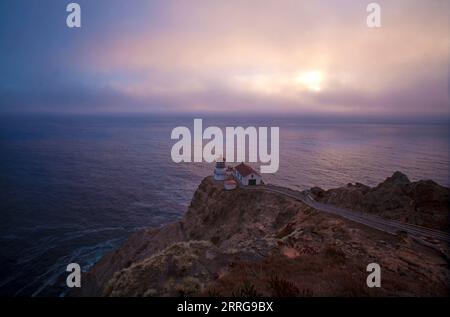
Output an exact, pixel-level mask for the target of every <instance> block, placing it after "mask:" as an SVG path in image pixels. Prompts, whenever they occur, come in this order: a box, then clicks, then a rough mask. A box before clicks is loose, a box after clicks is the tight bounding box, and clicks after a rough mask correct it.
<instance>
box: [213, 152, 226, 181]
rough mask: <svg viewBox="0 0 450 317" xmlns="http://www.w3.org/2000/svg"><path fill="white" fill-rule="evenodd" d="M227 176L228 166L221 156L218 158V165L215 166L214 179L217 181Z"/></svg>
mask: <svg viewBox="0 0 450 317" xmlns="http://www.w3.org/2000/svg"><path fill="white" fill-rule="evenodd" d="M226 178H227V168H226V167H225V159H224V158H223V157H219V158H218V159H217V160H216V167H215V168H214V179H215V180H216V181H223V180H225V179H226Z"/></svg>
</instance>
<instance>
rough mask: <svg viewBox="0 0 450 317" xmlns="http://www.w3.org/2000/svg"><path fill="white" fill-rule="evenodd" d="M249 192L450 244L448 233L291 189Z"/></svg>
mask: <svg viewBox="0 0 450 317" xmlns="http://www.w3.org/2000/svg"><path fill="white" fill-rule="evenodd" d="M245 189H248V190H263V191H268V192H273V193H278V194H282V195H284V196H287V197H291V198H293V199H296V200H299V201H301V202H303V203H305V204H306V205H308V206H310V207H312V208H315V209H317V210H320V211H322V212H326V213H330V214H334V215H338V216H341V217H343V218H346V219H348V220H351V221H354V222H357V223H360V224H363V225H366V226H369V227H371V228H374V229H378V230H381V231H384V232H387V233H390V234H398V233H399V232H402V231H403V232H407V233H408V235H411V236H413V237H415V238H418V239H421V240H424V241H427V242H430V239H431V242H433V241H432V240H438V241H443V242H447V243H450V234H449V233H448V232H443V231H438V230H434V229H429V228H425V227H421V226H416V225H412V224H406V223H404V222H400V221H397V220H390V219H386V218H383V217H379V216H376V215H371V214H367V213H362V212H357V211H353V210H349V209H345V208H340V207H337V206H334V205H329V204H324V203H320V202H317V201H315V200H314V199H313V198H312V197H311V196H310V195H309V194H305V193H302V192H298V191H294V190H291V189H289V188H285V187H280V186H274V185H265V186H258V187H245Z"/></svg>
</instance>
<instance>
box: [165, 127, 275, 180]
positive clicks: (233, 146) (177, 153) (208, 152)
mask: <svg viewBox="0 0 450 317" xmlns="http://www.w3.org/2000/svg"><path fill="white" fill-rule="evenodd" d="M269 130H270V140H269ZM171 138H172V140H178V142H176V143H175V144H174V145H173V146H172V150H171V156H172V160H173V161H174V162H175V163H181V162H207V163H212V162H214V160H216V159H217V158H218V157H221V156H223V157H225V159H226V161H227V162H229V163H234V162H246V161H247V162H251V163H256V162H259V163H262V164H265V165H261V173H276V172H277V171H278V168H279V166H280V144H279V143H280V140H279V139H280V128H279V127H270V128H268V127H259V128H256V127H247V128H243V127H226V128H225V139H224V133H223V131H222V129H220V128H219V127H215V126H212V127H208V128H206V129H205V130H204V131H203V120H202V119H194V133H191V130H190V129H189V128H188V127H176V128H174V129H173V130H172V134H171ZM205 140H206V141H208V140H209V141H208V142H207V143H206V144H203V143H204V141H205ZM247 140H248V143H247V142H246V141H247ZM269 143H270V151H269ZM247 149H248V153H247ZM247 157H248V160H246V158H247Z"/></svg>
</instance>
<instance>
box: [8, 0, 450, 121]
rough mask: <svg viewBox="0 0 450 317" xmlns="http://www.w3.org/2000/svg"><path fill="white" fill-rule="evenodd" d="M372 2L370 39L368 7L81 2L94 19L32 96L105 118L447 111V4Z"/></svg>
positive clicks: (17, 91)
mask: <svg viewBox="0 0 450 317" xmlns="http://www.w3.org/2000/svg"><path fill="white" fill-rule="evenodd" d="M379 2H380V4H381V6H382V14H383V15H382V23H383V26H382V28H381V29H376V30H374V29H369V28H367V27H366V25H365V18H366V16H367V13H366V11H365V6H366V4H367V3H366V1H350V0H343V1H341V0H339V1H299V0H283V1H270V0H257V1H256V0H246V1H238V2H237V1H195V0H192V1H170V0H169V1H153V2H137V3H136V4H135V5H134V6H129V7H130V8H128V6H126V5H124V3H123V2H122V1H110V2H108V5H107V6H106V7H107V8H106V9H105V8H102V6H101V5H99V4H97V5H96V6H92V5H91V4H90V2H87V3H85V4H82V8H84V10H88V9H91V11H88V13H86V14H87V15H88V16H90V17H93V16H94V14H95V16H96V17H97V19H96V22H95V23H92V22H90V23H88V24H87V25H86V28H84V30H83V32H84V33H81V34H78V35H76V36H72V35H71V34H69V35H68V36H69V38H71V39H73V40H74V43H70V45H68V44H67V45H68V47H70V49H60V50H59V51H56V52H54V51H53V52H52V51H49V52H47V53H48V55H49V56H53V55H54V54H56V55H55V56H54V57H55V60H56V61H57V64H56V65H51V66H50V67H53V68H56V71H57V72H58V71H59V72H62V73H64V74H65V76H66V78H64V79H62V80H59V81H58V82H59V83H61V81H62V82H63V83H64V85H59V84H57V85H54V86H55V87H56V88H55V89H59V92H58V93H56V94H51V93H45V91H46V89H42V87H41V88H39V89H42V90H43V94H42V95H45V96H47V97H46V99H45V100H44V99H43V98H41V100H40V103H42V104H47V107H50V105H51V104H52V105H54V107H55V110H57V109H59V110H61V109H66V108H71V107H73V108H76V107H77V103H80V106H79V109H78V110H80V111H84V110H85V109H89V107H87V106H86V107H83V106H82V105H84V104H89V102H90V101H92V102H91V103H92V104H94V103H95V104H96V105H95V106H91V107H92V108H95V109H97V108H99V109H104V110H105V111H108V110H111V111H116V110H117V109H123V110H124V111H149V112H160V111H163V112H164V111H167V112H175V111H176V112H192V111H205V112H221V111H222V112H227V111H238V110H240V109H242V108H243V107H245V109H246V110H248V111H252V112H258V113H262V112H267V113H273V112H274V109H276V112H278V113H297V114H302V113H318V114H334V113H348V114H355V113H357V114H360V115H364V114H367V115H377V114H378V115H381V114H382V115H386V116H389V115H397V116H398V115H401V114H402V113H408V112H409V113H416V114H418V115H420V113H421V112H427V113H433V114H436V115H438V114H439V115H440V114H445V113H447V114H448V110H449V109H448V104H449V97H448V85H447V82H448V69H449V68H448V62H449V31H448V18H449V13H448V12H449V11H450V10H448V9H449V4H448V2H446V1H440V0H437V1H433V2H432V3H430V2H429V1H425V0H415V1H404V0H403V1H395V2H392V1H379ZM100 3H101V2H100ZM118 19H119V20H118ZM105 25H106V26H110V30H109V29H108V27H105ZM46 38H47V39H48V38H49V36H48V35H47V37H45V36H44V39H46ZM58 41H60V40H58ZM58 41H57V42H58ZM60 42H61V43H67V38H64V40H61V41H60ZM74 48H76V49H74ZM62 56H63V57H62ZM56 57H58V58H56ZM30 58H31V56H30V57H29V58H28V59H27V58H25V59H27V60H26V62H27V63H29V64H31V66H33V67H31V68H36V72H35V73H34V74H33V75H31V76H32V77H36V78H39V77H42V74H41V73H45V72H46V70H45V69H40V67H38V66H36V65H35V64H34V63H38V62H37V61H36V62H30V60H29V59H30ZM21 59H24V57H23V56H22V57H21ZM16 62H17V61H16ZM47 66H48V64H47V62H46V63H45V65H44V68H45V67H47ZM24 72H26V71H23V70H22V73H24ZM18 73H21V71H19V72H18ZM304 74H316V76H315V78H316V79H314V78H309V79H308V78H307V79H306V80H305V79H301V78H302V76H303V78H304V76H305V75H304ZM10 77H11V80H9V81H8V80H7V81H6V82H5V83H3V84H2V86H3V89H2V90H0V91H8V96H9V97H8V98H9V100H8V101H9V103H11V104H14V103H17V102H16V101H15V100H14V97H12V96H16V98H18V99H20V98H22V99H23V101H22V102H21V103H27V102H26V99H27V98H26V96H27V94H28V95H29V96H31V95H32V94H31V93H30V91H33V90H36V89H37V88H36V87H39V86H38V85H36V84H35V83H33V82H32V81H29V80H22V79H23V77H20V76H19V77H18V75H17V72H14V71H11V72H10ZM25 77H27V76H25ZM49 77H51V76H46V78H49ZM310 77H311V76H310ZM313 77H314V76H313ZM14 78H15V79H14ZM317 78H320V79H317ZM318 80H319V81H320V85H319V84H318V83H317V81H318ZM308 81H309V82H308ZM314 81H316V82H314ZM12 82H15V84H14V85H13V84H11V83H12ZM49 82H50V83H54V82H55V80H52V79H51V78H49ZM21 83H22V87H20V84H21ZM60 86H63V87H60ZM319 86H320V87H319ZM5 87H9V88H8V89H6V88H5ZM17 87H19V88H17ZM11 89H12V90H14V93H11ZM55 89H53V88H52V89H50V90H55ZM47 90H49V89H47ZM64 94H66V97H65V98H63V97H62V96H63V95H64ZM18 96H21V97H20V98H19V97H18ZM52 96H53V97H52ZM57 96H60V97H58V98H59V99H57V98H56V97H57ZM77 96H78V97H77ZM3 97H4V96H3ZM33 98H36V99H33ZM33 98H28V99H33V100H34V101H33V103H36V102H37V101H36V100H39V99H40V97H38V96H37V97H33ZM52 98H56V99H55V100H57V101H56V102H55V100H53V99H52ZM69 99H70V100H69ZM110 99H111V100H110ZM100 102H104V103H105V104H104V105H102V106H98V105H97V104H98V103H100ZM123 104H126V106H123ZM58 105H59V106H58ZM62 105H65V106H62ZM162 105H163V106H162ZM121 107H123V108H121Z"/></svg>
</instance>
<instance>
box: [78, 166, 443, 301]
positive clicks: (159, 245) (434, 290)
mask: <svg viewBox="0 0 450 317" xmlns="http://www.w3.org/2000/svg"><path fill="white" fill-rule="evenodd" d="M311 192H312V193H313V194H314V195H315V197H316V198H317V199H318V200H320V201H323V202H327V203H332V204H337V205H342V206H345V207H353V208H352V209H355V210H358V209H359V208H361V210H362V211H364V212H371V213H377V214H380V215H382V216H386V217H393V218H395V219H401V220H403V221H406V222H411V223H416V224H420V225H427V226H430V227H433V228H440V229H445V228H448V222H447V223H445V221H447V220H446V219H448V215H449V189H448V188H444V187H441V186H439V185H437V184H435V183H432V182H429V181H427V182H417V183H411V182H410V181H409V180H408V179H407V177H406V176H404V175H403V174H401V175H400V174H397V173H396V174H394V175H393V176H392V177H390V178H388V179H387V180H386V181H385V182H383V183H382V184H380V185H379V186H377V187H376V188H369V187H367V186H364V185H361V184H356V185H351V186H347V187H346V188H342V189H335V190H329V191H325V190H322V189H319V188H314V189H312V190H311ZM448 254H449V253H448V246H447V245H443V246H440V249H437V248H431V247H430V246H427V245H424V244H421V243H420V242H418V241H416V240H415V239H411V238H410V237H408V236H407V235H406V236H405V235H391V234H388V233H385V232H381V231H378V230H375V229H372V228H370V227H366V226H364V225H361V224H358V223H355V222H352V221H349V220H347V219H344V218H341V217H338V216H335V215H331V214H326V213H324V212H320V211H318V210H316V209H314V208H312V207H310V206H308V205H306V204H304V203H302V202H301V201H298V200H295V199H292V198H289V197H286V196H283V195H280V194H277V193H270V192H266V191H263V190H247V189H243V188H238V189H236V190H234V191H225V190H224V188H223V183H221V182H215V181H214V180H213V179H212V177H207V178H205V179H204V180H203V181H202V182H201V184H200V185H199V187H198V189H197V190H196V192H195V194H194V196H193V198H192V201H191V204H190V206H189V208H188V210H187V212H186V214H185V216H184V217H183V218H182V219H181V220H180V221H179V222H177V223H173V224H169V225H166V226H163V227H160V228H150V229H147V230H142V231H139V232H137V233H135V234H134V235H132V236H131V237H130V238H129V239H128V240H127V241H126V242H125V243H124V244H123V245H122V246H121V247H120V248H119V249H117V250H115V251H113V252H111V253H109V254H107V255H106V256H104V257H103V258H102V259H101V260H100V261H99V262H98V263H97V264H96V265H95V266H94V267H93V268H92V269H91V270H90V271H89V272H87V273H85V274H84V275H83V278H82V281H83V282H82V288H81V289H80V290H79V291H78V292H77V293H76V294H74V295H76V296H251V297H256V296H281V297H283V296H448V295H449V277H450V271H449V257H448ZM373 262H376V263H378V264H379V265H380V266H381V269H382V273H381V276H382V280H381V287H380V288H368V287H367V285H366V279H367V275H368V274H369V273H367V272H366V268H367V265H368V264H369V263H373Z"/></svg>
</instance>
